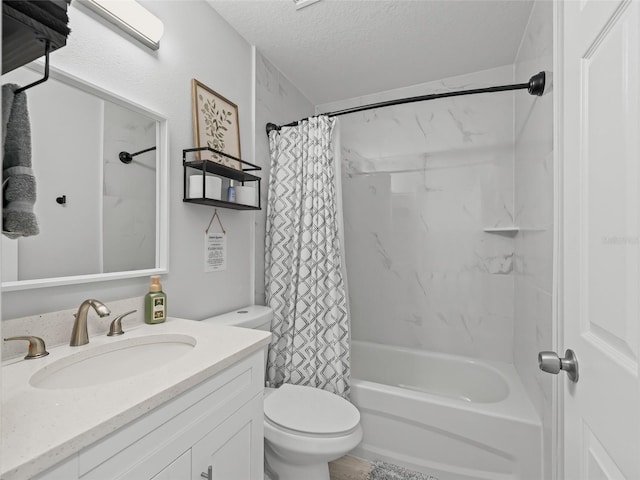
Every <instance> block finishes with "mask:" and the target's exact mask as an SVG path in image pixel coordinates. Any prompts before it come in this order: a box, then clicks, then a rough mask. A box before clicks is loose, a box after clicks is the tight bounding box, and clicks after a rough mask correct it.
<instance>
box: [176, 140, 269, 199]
mask: <svg viewBox="0 0 640 480" xmlns="http://www.w3.org/2000/svg"><path fill="white" fill-rule="evenodd" d="M200 152H210V153H212V154H214V155H220V156H222V157H226V158H228V159H230V160H233V161H236V162H240V163H239V165H240V166H241V168H242V170H238V169H235V168H231V167H228V166H226V165H222V164H220V163H218V162H216V161H214V160H208V159H206V160H205V159H199V158H197V157H198V155H204V154H202V153H200ZM189 156H193V157H194V159H193V160H188V159H187V158H188V157H189ZM182 167H183V180H184V181H183V199H182V201H183V202H185V203H198V204H200V205H209V206H211V207H220V208H230V209H233V210H260V209H261V206H260V184H261V181H262V179H261V178H260V177H257V176H255V175H253V174H252V173H250V172H255V171H259V170H262V168H260V167H259V166H257V165H254V164H253V163H249V162H246V161H244V160H241V159H239V158H236V157H234V156H231V155H228V154H226V153H224V152H221V151H219V150H216V149H213V148H210V147H198V148H187V149H184V150H182ZM189 169H193V170H197V171H198V172H199V174H201V175H203V177H204V176H206V175H207V174H210V175H216V176H218V177H220V178H221V179H222V189H221V198H225V193H226V191H227V187H228V186H229V181H230V180H234V181H236V182H240V183H241V184H242V185H244V184H245V183H246V182H255V183H256V184H257V188H256V190H257V192H256V194H257V196H256V202H257V205H246V204H242V203H237V202H228V201H226V200H222V199H220V200H218V199H215V198H207V197H205V196H203V197H196V198H191V197H189V195H188V193H187V188H188V182H187V179H188V177H189V175H188V171H189ZM203 184H204V178H203ZM204 190H205V189H204V188H203V195H204V194H206V192H205V191H204Z"/></svg>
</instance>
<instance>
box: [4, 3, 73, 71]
mask: <svg viewBox="0 0 640 480" xmlns="http://www.w3.org/2000/svg"><path fill="white" fill-rule="evenodd" d="M34 3H36V2H23V3H20V2H2V73H3V74H4V73H8V72H10V71H11V70H15V69H16V68H18V67H21V66H23V65H26V64H27V63H29V62H31V61H33V60H36V59H37V58H40V57H42V56H43V55H44V54H45V40H48V41H49V52H53V51H55V50H57V49H59V48H61V47H64V46H65V45H66V44H67V34H68V28H67V27H66V21H68V17H67V6H68V4H69V1H67V0H44V1H42V2H37V3H36V5H33V4H34ZM20 9H22V11H21V10H20ZM29 12H31V13H29ZM36 17H39V18H36ZM47 20H50V22H51V23H49V24H48V25H47V24H46V23H44V22H45V21H47ZM56 28H57V30H56Z"/></svg>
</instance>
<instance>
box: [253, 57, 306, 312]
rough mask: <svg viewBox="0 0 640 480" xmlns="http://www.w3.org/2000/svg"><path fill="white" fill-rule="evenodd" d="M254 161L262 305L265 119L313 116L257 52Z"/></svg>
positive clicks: (277, 121)
mask: <svg viewBox="0 0 640 480" xmlns="http://www.w3.org/2000/svg"><path fill="white" fill-rule="evenodd" d="M255 76H256V78H255V129H256V132H255V138H256V140H255V152H256V155H255V161H256V164H257V165H260V166H261V167H262V171H261V172H260V175H261V177H262V190H261V199H260V201H261V204H262V210H260V211H258V212H256V216H255V229H256V245H255V300H254V301H255V303H256V304H259V305H264V303H265V298H264V238H265V227H266V218H267V217H266V215H267V210H266V209H267V193H268V191H269V187H268V185H269V167H270V158H269V141H268V139H267V136H266V133H265V126H266V124H267V123H268V122H271V123H275V124H277V125H281V124H286V123H289V122H292V121H294V120H298V119H300V118H303V117H308V116H310V115H313V109H314V107H313V104H312V103H311V102H310V101H309V100H308V99H307V98H306V97H305V96H304V94H303V93H302V92H300V90H298V88H297V87H296V86H294V85H293V84H292V83H291V82H290V81H289V79H287V78H286V77H285V76H284V75H283V74H282V73H281V72H280V71H279V70H278V69H277V68H276V67H275V66H273V65H272V64H271V63H270V62H269V61H268V60H267V59H266V58H265V57H264V56H263V55H262V54H261V53H260V52H259V51H256V55H255Z"/></svg>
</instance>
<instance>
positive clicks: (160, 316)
mask: <svg viewBox="0 0 640 480" xmlns="http://www.w3.org/2000/svg"><path fill="white" fill-rule="evenodd" d="M166 319H167V294H166V293H164V292H163V291H162V284H161V283H160V277H158V276H153V277H151V285H150V286H149V293H147V295H146V296H145V297H144V321H145V323H162V322H164V321H165V320H166Z"/></svg>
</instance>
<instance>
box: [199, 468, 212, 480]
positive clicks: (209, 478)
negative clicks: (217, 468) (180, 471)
mask: <svg viewBox="0 0 640 480" xmlns="http://www.w3.org/2000/svg"><path fill="white" fill-rule="evenodd" d="M200 476H201V477H202V478H206V479H207V480H213V467H212V466H211V465H209V469H208V470H207V471H206V472H202V473H201V474H200Z"/></svg>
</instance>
